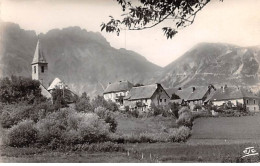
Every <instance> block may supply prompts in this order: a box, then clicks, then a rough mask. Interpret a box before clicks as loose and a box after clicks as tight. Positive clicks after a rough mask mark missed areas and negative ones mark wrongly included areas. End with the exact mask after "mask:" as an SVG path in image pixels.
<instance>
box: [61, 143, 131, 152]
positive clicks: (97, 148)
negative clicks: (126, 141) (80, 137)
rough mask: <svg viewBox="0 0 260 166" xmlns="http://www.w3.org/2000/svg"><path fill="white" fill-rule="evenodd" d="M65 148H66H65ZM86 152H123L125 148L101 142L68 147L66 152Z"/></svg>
mask: <svg viewBox="0 0 260 166" xmlns="http://www.w3.org/2000/svg"><path fill="white" fill-rule="evenodd" d="M65 148H66V147H65ZM68 150H72V151H88V152H125V151H126V150H125V148H124V147H123V146H121V145H119V144H117V143H113V142H110V141H108V142H101V143H96V144H77V145H73V146H70V147H69V149H68V148H66V151H68Z"/></svg>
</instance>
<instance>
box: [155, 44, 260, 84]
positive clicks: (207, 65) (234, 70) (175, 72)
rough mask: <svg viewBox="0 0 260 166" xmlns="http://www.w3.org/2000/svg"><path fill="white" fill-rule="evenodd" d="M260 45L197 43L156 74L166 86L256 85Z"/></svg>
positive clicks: (259, 71) (258, 71)
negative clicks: (241, 45)
mask: <svg viewBox="0 0 260 166" xmlns="http://www.w3.org/2000/svg"><path fill="white" fill-rule="evenodd" d="M259 62H260V48H259V47H257V46H256V47H248V48H245V47H239V46H235V45H231V44H223V43H200V44H197V45H196V46H194V47H193V48H191V49H190V50H189V51H187V52H186V53H185V54H184V55H183V56H181V57H180V58H178V59H177V60H176V61H174V62H172V63H171V64H169V65H167V66H166V67H165V68H164V69H163V71H162V72H161V73H160V74H158V75H160V76H157V78H156V80H158V81H159V80H160V82H162V83H163V85H164V86H166V87H176V86H192V85H197V86H200V85H208V84H214V85H223V84H230V85H240V86H241V85H256V84H257V83H258V80H259V79H258V77H259V73H260V70H259V64H260V63H259Z"/></svg>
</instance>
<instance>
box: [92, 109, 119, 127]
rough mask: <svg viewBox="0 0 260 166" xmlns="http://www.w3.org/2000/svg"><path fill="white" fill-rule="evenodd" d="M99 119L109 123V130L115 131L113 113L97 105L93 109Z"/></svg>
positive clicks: (115, 123)
mask: <svg viewBox="0 0 260 166" xmlns="http://www.w3.org/2000/svg"><path fill="white" fill-rule="evenodd" d="M94 112H95V113H96V114H97V115H98V116H99V117H100V118H101V119H104V120H105V122H106V123H108V124H109V126H110V127H109V130H110V131H111V132H116V128H117V122H116V119H115V117H114V115H113V113H112V112H111V111H109V110H106V109H105V108H103V107H98V108H96V109H95V111H94Z"/></svg>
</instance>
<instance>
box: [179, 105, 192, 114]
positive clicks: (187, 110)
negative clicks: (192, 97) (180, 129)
mask: <svg viewBox="0 0 260 166" xmlns="http://www.w3.org/2000/svg"><path fill="white" fill-rule="evenodd" d="M184 112H191V111H190V109H189V108H188V107H181V109H180V110H179V112H178V115H179V116H180V115H181V114H182V113H184Z"/></svg>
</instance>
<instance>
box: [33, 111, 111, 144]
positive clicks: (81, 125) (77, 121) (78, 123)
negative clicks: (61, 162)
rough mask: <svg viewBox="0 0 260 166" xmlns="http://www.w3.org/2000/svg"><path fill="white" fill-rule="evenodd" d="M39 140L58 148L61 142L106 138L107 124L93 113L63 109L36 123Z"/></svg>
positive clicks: (101, 139) (84, 141) (81, 141)
mask: <svg viewBox="0 0 260 166" xmlns="http://www.w3.org/2000/svg"><path fill="white" fill-rule="evenodd" d="M36 127H37V129H38V130H39V142H40V143H42V144H49V146H50V147H52V148H54V149H55V148H58V147H59V146H60V145H63V144H78V143H94V142H102V141H105V140H106V139H107V135H108V133H109V125H108V124H107V123H105V122H104V120H102V119H100V118H99V117H98V116H97V115H96V114H93V113H82V112H75V111H73V110H71V109H63V110H60V111H58V112H53V113H51V114H48V115H47V116H46V117H45V118H44V119H41V120H40V121H39V122H38V123H37V124H36Z"/></svg>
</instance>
